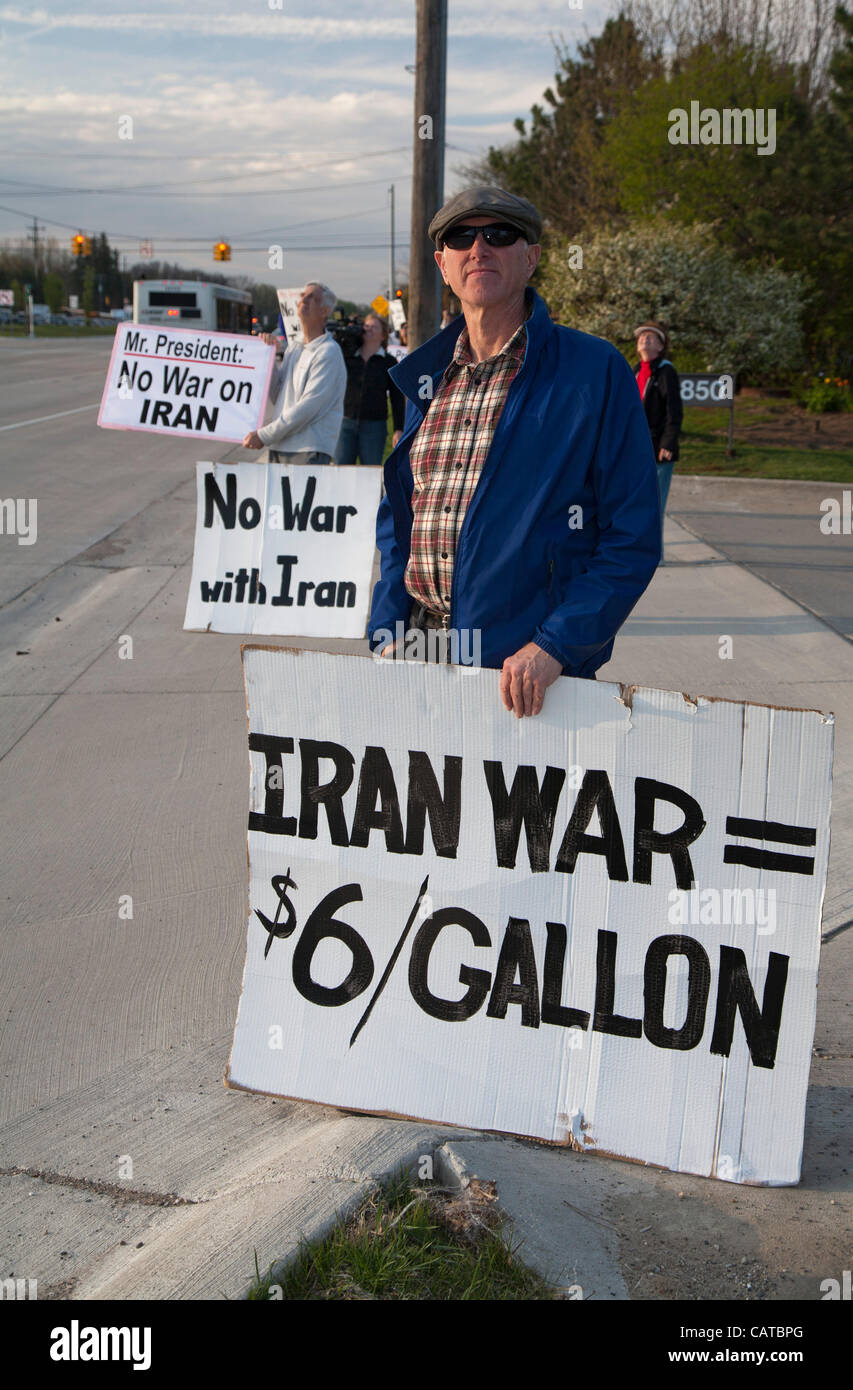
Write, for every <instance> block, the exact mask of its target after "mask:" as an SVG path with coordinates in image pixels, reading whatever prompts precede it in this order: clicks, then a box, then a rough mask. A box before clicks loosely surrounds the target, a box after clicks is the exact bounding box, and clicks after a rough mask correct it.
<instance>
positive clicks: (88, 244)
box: [83, 236, 92, 256]
mask: <svg viewBox="0 0 853 1390" xmlns="http://www.w3.org/2000/svg"><path fill="white" fill-rule="evenodd" d="M91 254H92V238H91V237H90V236H87V237H84V238H83V255H84V256H91Z"/></svg>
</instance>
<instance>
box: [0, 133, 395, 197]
mask: <svg viewBox="0 0 853 1390" xmlns="http://www.w3.org/2000/svg"><path fill="white" fill-rule="evenodd" d="M401 152H402V153H408V147H407V146H405V145H396V146H395V147H394V148H393V149H389V150H367V151H365V152H364V153H359V154H358V155H357V156H355V155H338V156H336V157H335V158H334V159H323V160H320V161H319V162H318V163H316V164H306V165H303V166H302V167H301V168H300V169H299V171H298V172H299V173H301V172H302V170H303V169H305V170H310V169H322V168H325V167H328V165H330V164H344V163H347V162H350V163H351V162H352V160H353V159H354V158H358V159H377V158H380V157H382V156H384V155H389V154H400V153H401ZM285 172H286V171H284V170H281V169H269V170H259V171H258V172H257V173H255V174H247V175H246V177H247V178H251V179H265V180H269V179H273V178H280V177H281V176H282V174H283V173H285ZM0 183H5V184H8V185H10V186H12V187H14V188H28V189H30V190H32V191H33V193H34V195H35V196H36V197H39V198H44V197H48V196H52V195H53V194H57V195H59V194H66V193H73V194H86V195H94V194H98V195H103V196H107V197H109V196H112V195H116V194H117V195H119V196H120V197H132V196H135V195H137V194H139V195H140V196H144V197H163V196H174V195H169V194H165V195H164V193H163V190H164V189H170V188H184V189H192V188H199V187H202V186H204V185H206V184H211V183H218V184H221V183H222V179H221V176H217V177H216V178H210V179H172V180H166V181H163V180H160V181H159V182H157V183H138V184H129V185H124V186H121V187H120V186H118V185H113V186H110V187H107V188H69V187H68V185H67V184H45V183H44V180H42V181H41V183H29V182H25V181H24V180H22V179H10V178H6V177H5V176H3V175H0ZM291 191H292V190H290V189H280V190H279V191H278V193H272V194H267V192H266V190H264V189H252V188H245V187H243V188H238V189H228V190H222V189H220V190H219V191H218V192H217V193H215V194H210V193H198V194H193V195H191V194H189V193H187V194H186V195H185V196H186V197H190V196H194V197H199V198H209V197H239V196H240V195H241V194H243V193H256V192H264V196H272V197H277V196H278V197H280V196H282V195H284V194H286V193H288V192H291Z"/></svg>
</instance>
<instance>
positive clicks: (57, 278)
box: [42, 270, 65, 314]
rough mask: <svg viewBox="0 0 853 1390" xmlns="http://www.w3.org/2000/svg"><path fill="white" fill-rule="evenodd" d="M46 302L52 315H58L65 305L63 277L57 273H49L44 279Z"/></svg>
mask: <svg viewBox="0 0 853 1390" xmlns="http://www.w3.org/2000/svg"><path fill="white" fill-rule="evenodd" d="M42 293H43V294H44V302H45V304H46V305H47V306H48V308H49V309H50V312H51V313H52V314H58V313H59V311H60V309H61V308H62V306H63V304H64V303H65V286H64V284H63V283H62V276H61V275H57V274H56V271H54V270H51V271H48V273H47V275H45V277H44V286H43V290H42Z"/></svg>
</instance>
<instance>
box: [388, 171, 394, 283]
mask: <svg viewBox="0 0 853 1390" xmlns="http://www.w3.org/2000/svg"><path fill="white" fill-rule="evenodd" d="M388 197H389V200H390V212H391V242H390V247H389V251H388V303H389V304H390V303H391V300H392V299H393V298H394V185H393V183H392V185H391V187H390V188H389V189H388Z"/></svg>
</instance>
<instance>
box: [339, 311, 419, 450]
mask: <svg viewBox="0 0 853 1390" xmlns="http://www.w3.org/2000/svg"><path fill="white" fill-rule="evenodd" d="M387 340H388V329H387V328H386V326H385V324H384V323H383V321H382V319H381V318H379V316H378V315H377V314H368V315H367V317H366V318H365V320H364V337H363V340H362V344H361V347H358V348H356V349H355V351H354V352H351V353H348V354H346V356H345V361H346V369H347V389H346V395H345V396H344V418H343V422H342V424H341V432H340V435H339V437H338V447H337V450H336V451H335V463H338V464H352V463H355V462H356V461H357V460H360V461H361V463H365V464H373V465H378V464H380V463H381V462H382V454H383V451H384V448H385V436H386V433H387V421H388V396H389V394H390V396H391V414H392V416H393V420H394V437H393V443H394V447H395V448H396V446H397V443H398V442H399V440H400V437H401V435H402V433H403V416H404V414H405V402H404V400H403V395H402V392H401V391H399V390H398V388H397V387H396V386H395V385H394V383H393V381H392V380H391V378H390V377H389V375H388V369H389V368H390V367H395V366H396V365H397V364H396V361H395V359H394V358H393V357H392V356H391V354H390V353H389V352H386V350H385V347H386V343H387Z"/></svg>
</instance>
